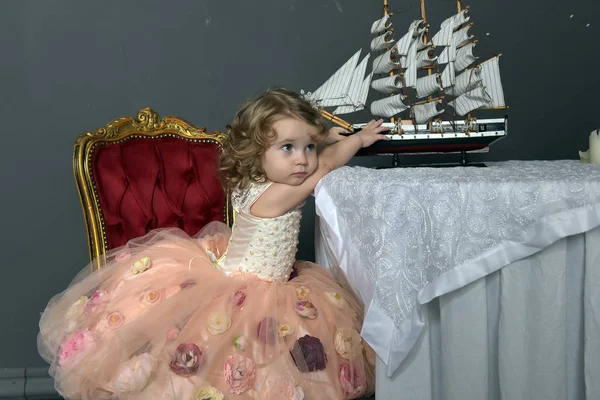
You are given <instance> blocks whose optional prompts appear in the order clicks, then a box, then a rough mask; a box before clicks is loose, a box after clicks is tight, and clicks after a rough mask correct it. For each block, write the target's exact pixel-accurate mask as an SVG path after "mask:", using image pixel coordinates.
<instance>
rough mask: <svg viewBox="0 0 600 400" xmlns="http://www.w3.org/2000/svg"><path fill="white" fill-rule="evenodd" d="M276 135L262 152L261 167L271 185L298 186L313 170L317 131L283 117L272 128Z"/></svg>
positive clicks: (315, 161)
mask: <svg viewBox="0 0 600 400" xmlns="http://www.w3.org/2000/svg"><path fill="white" fill-rule="evenodd" d="M273 130H274V131H275V133H276V136H275V138H274V139H273V140H272V142H271V145H270V146H269V148H268V149H267V150H266V151H265V153H264V155H263V159H262V167H263V169H264V171H265V173H266V175H267V179H268V180H270V181H271V182H276V183H285V184H288V185H294V186H296V185H300V184H301V183H302V182H304V180H305V179H306V178H307V177H308V176H310V174H312V173H313V172H315V169H317V165H318V161H317V142H316V141H315V140H314V139H313V138H314V137H316V135H317V134H318V133H319V132H318V129H317V128H316V127H314V126H312V125H309V124H307V123H306V122H304V121H302V120H300V119H297V118H292V117H285V118H283V119H280V120H279V121H277V122H275V123H274V124H273Z"/></svg>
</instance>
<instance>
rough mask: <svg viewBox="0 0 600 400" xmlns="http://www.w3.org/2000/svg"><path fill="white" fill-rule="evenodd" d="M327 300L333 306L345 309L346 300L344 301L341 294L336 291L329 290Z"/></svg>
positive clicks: (326, 294)
mask: <svg viewBox="0 0 600 400" xmlns="http://www.w3.org/2000/svg"><path fill="white" fill-rule="evenodd" d="M325 298H326V299H327V301H328V302H329V303H330V304H331V305H332V306H334V307H337V308H343V307H344V305H345V304H346V299H344V298H343V297H342V295H341V294H339V293H338V292H336V291H334V290H327V291H326V292H325Z"/></svg>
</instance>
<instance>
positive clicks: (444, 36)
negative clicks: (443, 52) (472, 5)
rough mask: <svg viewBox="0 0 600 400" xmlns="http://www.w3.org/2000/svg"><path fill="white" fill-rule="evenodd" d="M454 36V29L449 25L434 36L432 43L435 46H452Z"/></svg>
mask: <svg viewBox="0 0 600 400" xmlns="http://www.w3.org/2000/svg"><path fill="white" fill-rule="evenodd" d="M453 36H454V27H453V26H452V25H448V26H446V27H445V28H442V29H441V30H440V31H439V32H438V33H436V34H435V35H433V38H431V43H433V45H434V46H450V45H451V44H452V39H453Z"/></svg>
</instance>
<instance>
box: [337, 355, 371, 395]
mask: <svg viewBox="0 0 600 400" xmlns="http://www.w3.org/2000/svg"><path fill="white" fill-rule="evenodd" d="M339 377H340V385H341V387H342V392H344V398H346V399H356V398H358V397H361V396H362V395H363V394H364V393H365V390H366V389H367V380H366V377H365V374H364V373H363V371H362V370H361V369H360V368H359V367H358V366H357V365H355V364H348V363H342V364H340V372H339Z"/></svg>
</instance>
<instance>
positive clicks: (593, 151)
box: [590, 129, 600, 164]
mask: <svg viewBox="0 0 600 400" xmlns="http://www.w3.org/2000/svg"><path fill="white" fill-rule="evenodd" d="M590 162H591V163H592V164H600V129H596V130H595V131H592V133H590Z"/></svg>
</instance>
